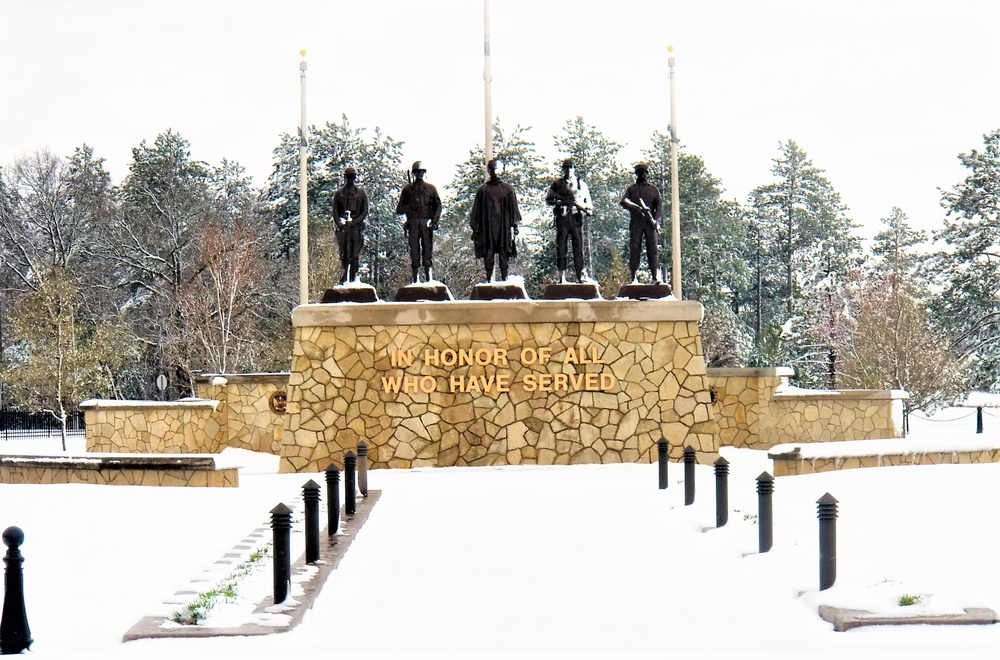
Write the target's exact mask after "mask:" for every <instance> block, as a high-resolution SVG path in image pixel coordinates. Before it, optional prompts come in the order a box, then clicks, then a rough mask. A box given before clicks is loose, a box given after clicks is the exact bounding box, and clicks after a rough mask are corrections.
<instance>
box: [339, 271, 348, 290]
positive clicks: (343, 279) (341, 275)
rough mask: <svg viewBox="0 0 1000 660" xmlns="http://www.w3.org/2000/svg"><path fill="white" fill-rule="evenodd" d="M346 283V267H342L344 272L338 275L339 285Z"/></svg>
mask: <svg viewBox="0 0 1000 660" xmlns="http://www.w3.org/2000/svg"><path fill="white" fill-rule="evenodd" d="M346 283H347V267H344V272H342V273H341V274H340V284H341V286H343V285H344V284H346Z"/></svg>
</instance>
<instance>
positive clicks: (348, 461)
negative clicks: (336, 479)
mask: <svg viewBox="0 0 1000 660" xmlns="http://www.w3.org/2000/svg"><path fill="white" fill-rule="evenodd" d="M357 463H358V459H357V457H356V456H355V455H354V452H353V451H350V450H348V452H347V453H346V454H344V514H345V515H348V516H353V515H354V511H355V506H356V502H355V501H354V498H355V497H357V495H356V493H355V489H354V468H355V466H356V465H357Z"/></svg>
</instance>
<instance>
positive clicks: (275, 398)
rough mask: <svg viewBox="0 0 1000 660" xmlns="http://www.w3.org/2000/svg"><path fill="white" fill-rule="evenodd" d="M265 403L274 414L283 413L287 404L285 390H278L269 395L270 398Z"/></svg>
mask: <svg viewBox="0 0 1000 660" xmlns="http://www.w3.org/2000/svg"><path fill="white" fill-rule="evenodd" d="M267 402H268V404H269V405H270V406H271V410H273V411H274V412H276V413H283V412H285V407H286V406H287V404H288V394H287V393H286V392H285V390H278V391H277V392H274V393H273V394H271V398H270V399H268V401H267Z"/></svg>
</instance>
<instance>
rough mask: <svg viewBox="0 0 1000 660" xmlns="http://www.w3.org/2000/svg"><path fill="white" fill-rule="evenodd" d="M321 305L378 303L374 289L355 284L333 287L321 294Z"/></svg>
mask: <svg viewBox="0 0 1000 660" xmlns="http://www.w3.org/2000/svg"><path fill="white" fill-rule="evenodd" d="M320 302H321V303H347V302H350V303H370V302H378V294H377V293H375V287H373V286H371V285H369V284H359V283H357V282H355V283H353V284H348V285H340V286H335V287H333V288H332V289H327V290H326V291H324V292H323V299H322V300H321V301H320Z"/></svg>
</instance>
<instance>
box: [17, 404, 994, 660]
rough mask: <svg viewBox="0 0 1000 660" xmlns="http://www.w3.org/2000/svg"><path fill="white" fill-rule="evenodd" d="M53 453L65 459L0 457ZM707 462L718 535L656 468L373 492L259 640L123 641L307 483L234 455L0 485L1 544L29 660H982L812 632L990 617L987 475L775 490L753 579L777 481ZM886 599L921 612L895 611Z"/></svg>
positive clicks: (944, 415)
mask: <svg viewBox="0 0 1000 660" xmlns="http://www.w3.org/2000/svg"><path fill="white" fill-rule="evenodd" d="M970 413H971V416H970ZM974 413H975V411H969V410H967V409H964V410H963V409H952V410H945V411H942V412H941V413H939V414H938V415H937V416H935V419H934V420H932V421H924V420H922V419H919V418H912V422H911V423H912V426H911V437H913V438H914V439H915V440H920V441H921V442H922V443H927V442H929V439H931V438H936V439H938V440H939V442H940V443H941V444H942V445H945V446H948V445H949V443H952V442H955V441H957V440H960V439H962V438H966V439H967V438H969V437H972V436H975V433H974V431H975V417H974ZM946 420H951V421H946ZM986 435H991V436H993V437H997V436H1000V418H995V417H993V416H992V415H988V416H987V417H986ZM75 442H76V443H77V445H76V447H73V448H72V449H71V451H72V450H75V452H73V453H79V452H80V451H81V450H82V448H81V446H80V440H79V439H76V441H75ZM57 450H58V439H54V440H50V441H44V440H30V441H8V442H0V452H2V453H26V452H32V451H57ZM723 454H724V455H725V456H726V458H728V459H729V460H730V461H731V465H730V486H729V491H730V515H729V524H728V525H727V526H726V527H724V528H722V529H714V528H713V527H714V523H715V498H714V475H713V472H712V468H711V467H710V466H699V467H698V474H697V479H698V489H697V490H698V497H697V500H696V503H695V504H694V505H693V506H689V507H685V506H684V505H683V486H682V483H681V481H680V478H681V475H682V466H680V465H677V464H671V466H670V469H671V473H670V476H671V485H670V487H669V488H668V489H667V490H665V491H660V490H657V488H656V467H655V466H654V465H634V464H633V465H585V466H573V467H556V466H552V467H537V466H524V467H500V468H446V469H416V470H374V471H372V472H371V473H370V476H369V483H370V487H371V488H377V489H381V490H382V492H383V495H382V499H381V500H380V501H379V502H378V504H377V505H376V507H375V509H374V510H373V512H372V515H371V518H370V519H369V521H368V523H367V524H366V526H365V527H364V528H363V529H362V530H361V532H360V533H359V534H358V536H357V538H356V540H355V541H354V543H353V544H352V546H351V548H350V549H349V551H348V553H347V555H346V556H345V557H344V559H343V561H342V562H341V564H340V566H339V567H338V569H337V570H336V571H335V572H334V573H333V574H332V575H331V577H330V578H329V580H328V581H327V583H326V586H325V587H324V588H323V591H322V593H321V594H320V596H319V598H318V599H317V601H316V603H315V606H314V607H313V609H312V610H311V611H310V612H308V613H307V614H306V617H305V620H304V621H303V623H302V624H301V625H300V626H299V627H298V628H296V629H295V630H293V631H292V632H290V633H286V634H278V635H270V636H265V637H254V638H213V639H179V640H178V639H165V640H142V641H137V642H129V643H122V642H121V641H120V640H121V637H122V635H123V634H124V633H125V631H126V630H127V629H128V628H129V627H131V626H132V624H134V623H135V622H136V621H138V620H139V619H140V618H141V617H143V616H146V615H150V614H155V613H158V612H161V611H163V610H164V601H165V600H166V599H168V598H169V597H170V596H171V595H172V594H174V593H175V592H176V591H178V590H183V589H187V588H190V585H192V581H193V580H197V579H202V577H203V576H204V575H206V574H210V573H211V570H210V569H212V568H213V564H215V562H216V561H217V560H219V559H220V558H221V557H222V556H223V555H224V554H226V553H228V552H230V551H231V550H232V548H233V546H234V545H236V544H238V543H239V542H240V541H241V539H243V538H245V537H246V536H247V534H249V533H250V532H251V531H253V530H254V529H255V528H258V527H260V526H261V525H263V524H265V523H266V521H267V520H268V512H269V510H270V509H271V508H272V507H274V505H276V504H277V503H278V502H279V501H284V502H286V503H290V502H291V501H292V500H293V499H294V498H296V497H297V496H298V495H299V494H300V492H301V487H302V485H303V484H304V483H305V482H306V481H307V480H308V479H310V478H312V479H315V480H316V481H317V482H319V483H321V484H322V483H324V481H323V478H322V475H318V474H292V475H279V474H275V473H274V469H275V461H274V459H273V457H261V456H258V455H252V454H248V453H246V452H234V451H227V452H224V453H223V455H222V456H223V458H222V460H226V461H231V462H235V463H238V464H243V465H245V466H246V468H245V469H243V470H241V474H240V488H238V489H231V488H203V489H197V488H143V487H133V486H88V485H53V486H35V485H6V484H0V527H7V526H9V525H17V526H19V527H21V528H22V529H23V530H24V533H25V542H24V545H23V546H22V552H23V554H24V557H25V563H24V581H25V588H26V607H27V612H28V620H29V623H30V625H31V632H32V637H33V638H34V640H35V642H34V645H33V646H32V651H31V654H32V656H34V657H46V658H98V657H100V658H137V659H138V658H142V659H143V660H147V659H151V660H155V659H157V658H176V657H185V658H202V657H204V658H227V657H241V656H242V657H305V656H307V655H315V654H323V657H328V656H329V657H344V658H367V657H392V658H397V657H398V658H410V657H435V658H437V657H441V656H442V655H445V656H451V657H463V658H466V657H491V656H496V657H506V656H517V657H553V656H560V655H561V656H564V657H574V658H577V657H602V658H620V657H644V656H648V657H664V656H665V655H668V654H669V656H670V657H672V658H806V659H812V658H816V659H818V658H841V657H851V658H868V657H873V658H874V657H878V658H893V657H900V658H902V657H907V658H913V657H919V658H960V657H976V658H994V657H997V649H1000V624H997V625H991V626H955V627H952V626H894V627H877V628H863V629H857V630H852V631H849V632H845V633H836V632H833V631H832V626H831V625H830V624H828V623H826V622H824V621H823V620H821V619H820V618H819V617H818V616H817V614H816V609H817V606H818V604H822V603H827V604H834V605H840V606H845V607H852V608H863V609H874V610H879V611H885V612H899V613H911V612H931V613H933V612H954V611H956V610H960V608H962V607H973V606H976V607H990V608H992V609H994V610H997V611H1000V569H998V567H997V557H1000V532H998V531H997V530H998V528H1000V513H998V511H1000V464H998V465H939V466H907V467H898V468H881V469H860V470H846V471H841V472H830V473H823V474H817V475H807V476H794V477H781V478H778V479H777V480H776V482H775V494H774V519H775V529H774V549H773V550H772V551H771V552H769V553H767V554H763V555H760V554H757V552H756V551H757V531H758V530H757V526H756V513H757V495H756V491H755V478H756V477H757V475H759V474H760V473H761V472H763V471H765V470H767V471H770V469H771V466H770V462H769V461H768V460H767V459H766V454H765V453H764V452H753V451H746V450H731V449H726V450H724V452H723ZM826 492H830V493H831V494H833V495H834V496H835V497H836V498H837V499H838V500H839V501H840V518H839V521H838V528H837V534H838V577H837V583H836V585H835V586H834V587H833V588H832V589H830V590H827V591H824V592H819V591H818V523H817V519H816V500H817V499H819V497H820V496H822V495H823V494H824V493H826ZM269 570H270V569H269V567H268V568H267V569H266V571H265V572H266V573H268V574H269ZM206 571H208V573H206ZM216 572H217V569H216ZM903 595H913V596H919V597H920V602H919V603H918V604H916V605H911V606H909V607H900V606H899V605H898V604H896V603H897V602H898V600H899V598H900V597H901V596H903Z"/></svg>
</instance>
